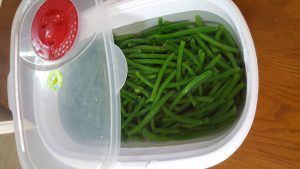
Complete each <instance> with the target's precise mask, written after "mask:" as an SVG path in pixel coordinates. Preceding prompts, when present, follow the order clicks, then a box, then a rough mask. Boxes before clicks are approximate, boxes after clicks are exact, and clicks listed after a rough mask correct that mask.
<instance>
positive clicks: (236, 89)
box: [227, 82, 246, 99]
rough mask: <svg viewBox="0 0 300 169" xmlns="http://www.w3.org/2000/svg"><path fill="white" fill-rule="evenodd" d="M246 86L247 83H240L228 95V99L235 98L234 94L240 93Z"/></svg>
mask: <svg viewBox="0 0 300 169" xmlns="http://www.w3.org/2000/svg"><path fill="white" fill-rule="evenodd" d="M245 86H246V84H245V83H244V82H241V83H239V84H238V85H237V86H236V87H235V88H234V89H233V90H232V91H231V92H230V94H229V95H228V96H227V99H232V98H234V96H235V95H236V94H238V93H239V92H240V91H241V90H242V89H243V88H244V87H245Z"/></svg>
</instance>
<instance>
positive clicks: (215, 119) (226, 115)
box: [210, 106, 237, 124]
mask: <svg viewBox="0 0 300 169" xmlns="http://www.w3.org/2000/svg"><path fill="white" fill-rule="evenodd" d="M236 111H237V108H236V106H233V107H232V108H231V109H230V110H229V111H228V112H226V113H222V114H215V115H214V116H213V117H212V118H211V120H210V124H216V123H220V122H223V121H225V120H227V119H230V118H231V117H233V116H236Z"/></svg>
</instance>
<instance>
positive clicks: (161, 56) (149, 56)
mask: <svg viewBox="0 0 300 169" xmlns="http://www.w3.org/2000/svg"><path fill="white" fill-rule="evenodd" d="M168 56H169V55H167V54H144V53H140V54H130V55H128V57H129V58H131V59H133V58H134V59H166V58H168Z"/></svg>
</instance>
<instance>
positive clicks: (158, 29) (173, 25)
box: [138, 21, 192, 37]
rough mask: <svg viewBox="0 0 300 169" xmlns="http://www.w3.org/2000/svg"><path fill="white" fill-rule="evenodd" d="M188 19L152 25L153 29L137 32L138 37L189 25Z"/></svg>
mask: <svg viewBox="0 0 300 169" xmlns="http://www.w3.org/2000/svg"><path fill="white" fill-rule="evenodd" d="M191 24H192V23H191V22H190V21H182V22H177V23H170V24H168V25H162V26H160V27H154V28H153V29H148V30H145V31H143V32H141V33H139V34H138V36H139V37H146V36H149V35H152V34H157V33H161V32H167V31H170V30H180V29H182V28H186V27H187V26H189V25H191Z"/></svg>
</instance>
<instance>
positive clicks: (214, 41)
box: [198, 33, 239, 53]
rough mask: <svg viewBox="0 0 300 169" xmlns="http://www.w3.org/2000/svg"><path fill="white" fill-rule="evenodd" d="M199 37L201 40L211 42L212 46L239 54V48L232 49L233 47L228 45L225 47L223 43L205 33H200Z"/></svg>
mask: <svg viewBox="0 0 300 169" xmlns="http://www.w3.org/2000/svg"><path fill="white" fill-rule="evenodd" d="M198 36H199V37H200V38H202V39H203V40H205V41H207V42H209V43H210V44H212V45H214V46H216V47H219V48H220V49H223V50H225V51H228V52H234V53H238V52H239V50H238V49H237V48H234V47H231V46H227V45H224V44H222V43H221V42H219V41H217V40H215V39H213V38H211V37H209V36H207V35H205V34H203V33H198Z"/></svg>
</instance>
